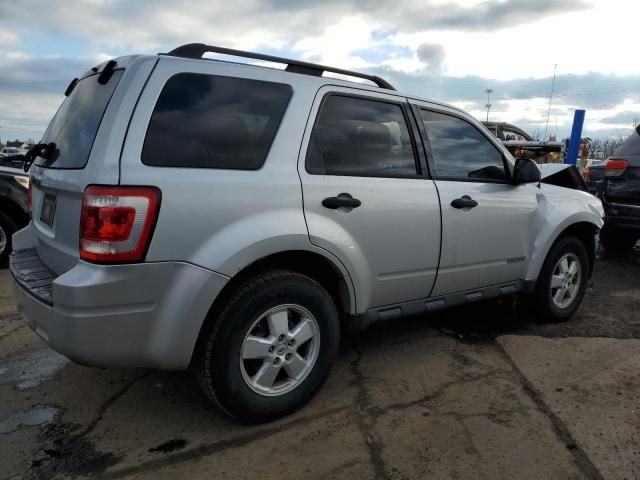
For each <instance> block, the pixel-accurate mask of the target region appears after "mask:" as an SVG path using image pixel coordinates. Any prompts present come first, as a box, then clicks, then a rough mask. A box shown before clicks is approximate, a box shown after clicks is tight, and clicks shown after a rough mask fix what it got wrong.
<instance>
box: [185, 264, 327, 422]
mask: <svg viewBox="0 0 640 480" xmlns="http://www.w3.org/2000/svg"><path fill="white" fill-rule="evenodd" d="M218 312H219V313H217V314H216V318H212V319H211V322H210V323H209V325H208V327H207V329H206V330H205V331H204V333H203V335H204V336H203V338H202V341H201V345H200V349H199V357H198V358H197V360H196V361H197V365H196V366H197V376H198V380H199V383H200V385H201V387H202V389H203V390H204V392H205V394H206V395H207V396H208V397H209V398H210V399H211V400H213V401H215V402H216V403H217V404H218V405H219V406H221V407H222V408H223V409H224V410H225V411H226V412H228V413H229V414H231V415H232V416H233V417H236V418H237V419H239V420H241V421H244V422H250V423H259V422H266V421H270V420H274V419H276V418H279V417H282V416H285V415H288V414H289V413H292V412H294V411H295V410H297V409H299V408H300V407H302V406H303V405H304V404H305V403H307V402H308V401H309V400H310V399H311V397H312V396H313V395H314V394H315V393H316V391H317V390H318V389H319V388H320V386H321V385H322V383H323V382H324V380H325V379H326V377H327V375H328V374H329V371H330V369H331V366H332V364H333V362H334V361H335V358H336V356H337V353H338V346H339V342H340V327H339V320H338V313H337V311H336V307H335V305H334V303H333V300H332V299H331V296H330V295H329V294H328V293H327V291H326V290H325V289H324V288H323V287H322V286H321V285H320V284H318V283H317V282H315V281H314V280H312V279H311V278H309V277H307V276H305V275H301V274H299V273H296V272H292V271H284V270H279V271H271V272H266V273H263V274H261V275H257V276H256V277H254V278H252V279H250V280H248V281H247V282H245V283H244V284H243V285H241V286H240V287H239V288H238V289H237V290H236V291H235V292H233V293H232V294H231V295H230V296H229V297H228V298H227V300H226V302H224V305H223V306H222V307H221V309H220V310H219V311H218Z"/></svg>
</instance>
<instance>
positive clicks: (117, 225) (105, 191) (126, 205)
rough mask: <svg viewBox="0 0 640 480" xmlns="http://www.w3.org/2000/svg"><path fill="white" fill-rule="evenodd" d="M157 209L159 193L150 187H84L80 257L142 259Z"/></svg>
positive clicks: (113, 260)
mask: <svg viewBox="0 0 640 480" xmlns="http://www.w3.org/2000/svg"><path fill="white" fill-rule="evenodd" d="M159 207H160V191H159V190H157V189H155V188H152V187H97V186H96V187H88V188H87V189H86V190H85V191H84V197H83V199H82V214H81V217H80V258H82V259H83V260H87V261H89V262H96V263H117V262H140V261H142V260H144V256H145V254H146V251H147V248H148V247H149V243H150V241H151V234H152V232H153V228H154V225H155V223H156V218H157V216H158V210H159Z"/></svg>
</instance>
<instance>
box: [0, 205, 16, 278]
mask: <svg viewBox="0 0 640 480" xmlns="http://www.w3.org/2000/svg"><path fill="white" fill-rule="evenodd" d="M0 228H2V230H3V231H4V234H5V236H6V238H7V243H6V245H5V248H4V249H3V250H2V251H0V265H5V264H6V263H7V260H8V259H9V255H10V254H11V249H12V247H11V245H12V242H11V237H12V236H13V234H14V233H16V231H17V230H18V227H17V226H16V224H15V222H14V221H13V220H12V219H11V218H10V217H8V216H7V215H6V214H4V213H2V212H0Z"/></svg>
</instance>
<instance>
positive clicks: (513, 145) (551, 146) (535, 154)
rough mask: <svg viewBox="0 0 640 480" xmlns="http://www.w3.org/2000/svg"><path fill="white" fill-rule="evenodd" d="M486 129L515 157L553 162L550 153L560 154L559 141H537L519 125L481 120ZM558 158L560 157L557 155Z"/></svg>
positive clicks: (561, 146) (560, 144) (538, 161)
mask: <svg viewBox="0 0 640 480" xmlns="http://www.w3.org/2000/svg"><path fill="white" fill-rule="evenodd" d="M482 124H483V125H484V126H485V127H487V129H488V130H489V131H490V132H491V133H492V134H493V135H494V136H495V137H496V138H498V139H500V140H501V141H502V143H503V144H504V146H505V147H507V149H508V150H509V152H511V154H512V155H513V156H514V157H515V158H529V159H531V160H533V161H535V162H536V163H540V164H543V163H555V161H556V159H554V158H553V157H552V155H551V154H560V153H561V152H562V149H563V144H562V143H561V142H555V141H539V140H534V138H533V137H532V136H531V135H529V134H528V133H526V132H525V131H524V130H522V129H521V128H519V127H516V126H515V125H511V124H510V123H506V122H482ZM557 156H558V159H559V158H560V157H559V155H557Z"/></svg>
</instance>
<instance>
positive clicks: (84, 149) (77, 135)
mask: <svg viewBox="0 0 640 480" xmlns="http://www.w3.org/2000/svg"><path fill="white" fill-rule="evenodd" d="M123 72H124V70H122V69H120V70H115V71H114V72H113V75H112V76H111V78H110V79H109V81H108V82H107V83H106V85H101V84H100V83H98V75H97V74H96V75H91V76H89V77H85V78H83V79H82V80H80V81H79V82H78V84H77V85H76V87H75V88H74V89H73V91H72V92H71V94H70V95H69V96H68V97H67V98H66V99H65V100H64V102H62V105H61V106H60V108H59V109H58V112H57V113H56V114H55V116H54V117H53V120H51V123H49V127H48V128H47V131H46V132H45V133H44V136H43V137H42V142H43V143H50V142H54V143H55V144H56V152H55V153H54V154H53V155H51V156H50V158H47V159H43V158H39V159H38V162H37V164H38V165H40V166H43V167H54V168H69V169H71V168H84V166H85V165H86V164H87V160H89V154H90V153H91V147H93V141H94V140H95V138H96V134H97V133H98V128H99V127H100V122H101V121H102V116H103V115H104V112H105V110H106V109H107V105H108V104H109V100H110V99H111V95H113V91H114V90H115V89H116V86H117V85H118V82H119V81H120V77H122V74H123Z"/></svg>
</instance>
